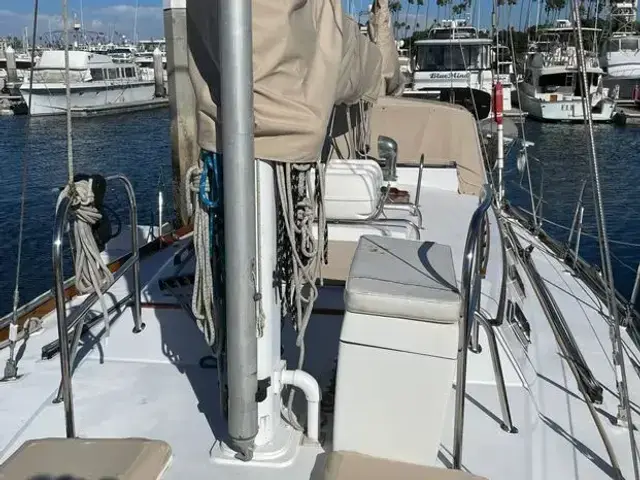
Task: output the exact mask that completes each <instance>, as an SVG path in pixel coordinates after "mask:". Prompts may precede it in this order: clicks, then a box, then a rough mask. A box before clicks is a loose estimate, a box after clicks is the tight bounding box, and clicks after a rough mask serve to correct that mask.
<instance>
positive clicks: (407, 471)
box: [323, 452, 486, 480]
mask: <svg viewBox="0 0 640 480" xmlns="http://www.w3.org/2000/svg"><path fill="white" fill-rule="evenodd" d="M323 480H486V479H485V478H483V477H478V476H476V475H471V474H470V473H467V472H463V471H461V470H448V469H446V468H438V467H425V466H422V465H414V464H412V463H403V462H394V461H392V460H386V459H383V458H377V457H371V456H369V455H362V454H360V453H354V452H332V453H330V454H329V456H328V458H327V463H326V464H325V470H324V477H323Z"/></svg>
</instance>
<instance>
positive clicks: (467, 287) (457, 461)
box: [453, 184, 493, 469]
mask: <svg viewBox="0 0 640 480" xmlns="http://www.w3.org/2000/svg"><path fill="white" fill-rule="evenodd" d="M492 197H493V194H492V192H491V188H490V187H489V185H486V184H485V185H483V187H482V192H481V196H480V204H479V205H478V207H477V208H476V210H475V212H473V215H472V216H471V220H470V221H469V228H468V230H467V238H466V241H465V245H464V258H463V262H462V288H461V292H460V294H461V297H462V321H461V326H460V331H459V334H458V335H459V336H458V365H457V371H456V403H455V418H454V427H453V468H455V469H460V467H461V464H462V434H463V430H464V405H465V403H464V400H465V394H466V376H467V348H468V346H469V340H470V337H471V328H472V327H473V325H474V321H475V313H476V309H477V308H478V304H479V300H480V267H481V261H482V259H481V258H480V244H479V243H480V242H479V239H480V235H481V233H482V225H483V223H484V222H485V221H486V214H487V210H488V209H489V207H490V206H491V201H492Z"/></svg>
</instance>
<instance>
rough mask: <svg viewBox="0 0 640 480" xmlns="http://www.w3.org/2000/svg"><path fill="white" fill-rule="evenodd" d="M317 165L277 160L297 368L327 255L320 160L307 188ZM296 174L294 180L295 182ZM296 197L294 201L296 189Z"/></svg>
mask: <svg viewBox="0 0 640 480" xmlns="http://www.w3.org/2000/svg"><path fill="white" fill-rule="evenodd" d="M313 166H314V165H313V164H310V163H307V164H297V163H276V165H275V167H276V188H277V190H278V195H279V199H280V202H279V203H280V206H281V212H280V213H281V215H282V218H283V220H284V222H283V223H284V226H285V230H286V238H287V240H288V241H289V244H290V246H291V253H292V257H293V262H292V263H293V265H292V266H293V275H292V276H291V278H290V279H289V280H288V281H290V282H292V284H293V288H292V289H291V293H292V296H293V298H292V299H290V300H291V301H292V304H293V305H294V306H295V308H294V311H295V320H294V322H295V327H296V332H297V337H296V346H297V347H298V348H299V352H300V353H299V357H298V365H297V368H298V369H302V368H303V366H304V360H305V340H304V337H305V333H306V330H307V327H308V325H309V320H310V319H311V314H312V312H313V304H314V302H315V300H316V299H317V298H318V287H317V286H316V281H317V280H318V278H320V276H321V265H322V260H323V258H325V256H326V255H325V253H326V252H325V248H324V246H325V242H326V236H325V235H326V233H325V231H326V230H325V229H326V215H325V211H324V174H323V172H324V169H323V166H322V164H321V163H320V162H317V163H316V164H315V168H316V170H317V171H316V177H315V178H316V189H315V194H314V195H310V189H309V188H308V186H309V182H310V178H311V177H310V174H311V169H312V167H313ZM294 177H295V183H294ZM294 189H295V193H296V199H297V201H295V202H294V196H293V192H294ZM316 218H317V224H318V239H317V240H316V238H315V236H314V234H313V224H314V220H316ZM294 396H295V390H292V391H291V393H290V395H289V401H288V403H287V411H288V412H287V418H288V420H289V423H291V425H293V426H294V427H295V428H297V429H299V430H301V429H302V427H301V426H300V425H299V423H298V422H297V420H296V419H294V418H293V416H292V411H293V410H292V407H293V400H294Z"/></svg>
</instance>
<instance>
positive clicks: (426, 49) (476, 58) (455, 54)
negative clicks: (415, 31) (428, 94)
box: [416, 43, 489, 72]
mask: <svg viewBox="0 0 640 480" xmlns="http://www.w3.org/2000/svg"><path fill="white" fill-rule="evenodd" d="M487 68H489V45H463V44H456V43H451V44H440V45H438V44H434V45H430V44H425V45H419V46H418V52H417V56H416V70H417V71H423V72H433V71H436V72H448V71H452V70H484V69H487Z"/></svg>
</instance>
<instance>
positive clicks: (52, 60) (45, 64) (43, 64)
mask: <svg viewBox="0 0 640 480" xmlns="http://www.w3.org/2000/svg"><path fill="white" fill-rule="evenodd" d="M89 55H90V54H89V53H87V52H81V51H70V52H69V70H86V69H87V68H89ZM107 58H108V57H107ZM35 68H36V70H62V69H64V68H65V66H64V50H45V51H44V52H42V56H41V57H40V60H39V61H38V64H37V65H36V67H35Z"/></svg>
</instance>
